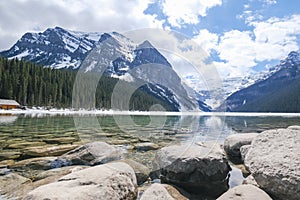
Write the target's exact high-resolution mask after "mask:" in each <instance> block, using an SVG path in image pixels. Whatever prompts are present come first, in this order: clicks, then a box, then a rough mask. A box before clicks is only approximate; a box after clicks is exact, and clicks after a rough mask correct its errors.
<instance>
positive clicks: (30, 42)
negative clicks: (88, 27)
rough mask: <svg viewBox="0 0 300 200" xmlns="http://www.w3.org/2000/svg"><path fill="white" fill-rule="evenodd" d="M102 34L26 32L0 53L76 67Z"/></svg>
mask: <svg viewBox="0 0 300 200" xmlns="http://www.w3.org/2000/svg"><path fill="white" fill-rule="evenodd" d="M100 36H101V34H99V33H84V32H75V31H68V30H65V29H62V28H60V27H55V28H48V29H47V30H46V31H44V32H42V33H26V34H24V35H23V36H22V37H21V39H19V40H18V41H17V43H16V44H15V45H13V46H12V47H11V48H10V49H9V50H7V51H3V52H1V53H0V55H1V56H4V57H7V58H19V59H21V58H23V59H25V60H27V61H32V62H35V63H38V64H42V65H45V66H50V67H53V68H56V69H61V68H70V69H76V68H78V67H79V66H80V64H81V63H82V61H83V60H84V58H85V56H86V54H87V52H89V51H90V50H91V49H92V48H93V46H94V45H95V43H96V42H97V41H98V40H99V38H100Z"/></svg>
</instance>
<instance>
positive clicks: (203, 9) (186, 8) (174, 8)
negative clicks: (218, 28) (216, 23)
mask: <svg viewBox="0 0 300 200" xmlns="http://www.w3.org/2000/svg"><path fill="white" fill-rule="evenodd" d="M221 4H222V0H188V1H182V0H164V1H163V3H162V9H163V13H164V14H165V15H166V16H167V20H168V22H169V23H170V24H171V26H173V27H181V25H182V24H198V23H199V17H200V16H206V13H207V10H208V9H210V8H212V7H214V6H217V5H221Z"/></svg>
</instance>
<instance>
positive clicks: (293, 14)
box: [0, 0, 300, 77]
mask: <svg viewBox="0 0 300 200" xmlns="http://www.w3.org/2000/svg"><path fill="white" fill-rule="evenodd" d="M55 26H60V27H63V28H66V29H71V30H77V31H86V32H111V31H117V32H120V33H122V32H126V31H132V30H136V29H142V28H159V29H164V30H172V31H177V32H179V33H182V34H184V35H185V36H187V37H189V38H191V39H192V40H193V41H195V42H196V43H197V44H198V45H200V47H201V48H202V49H203V50H204V51H205V52H206V53H207V54H208V55H209V56H210V59H211V60H212V61H213V63H214V65H215V66H216V67H217V69H218V71H219V73H220V74H221V75H222V76H223V77H242V76H245V75H246V74H247V73H249V72H257V71H261V70H266V69H268V68H269V67H271V66H273V65H275V64H277V63H278V62H279V60H281V59H284V58H285V57H287V55H288V53H289V52H291V51H297V50H299V47H300V2H299V0H185V1H183V0H157V1H155V0H122V1H120V0H110V1H107V0H47V1H41V0H9V1H6V0H0V50H1V51H2V50H6V49H9V48H10V47H11V46H12V45H13V44H14V43H15V42H16V41H17V40H18V39H19V38H20V37H21V36H22V35H23V34H24V33H26V32H41V31H44V30H46V29H47V28H49V27H55Z"/></svg>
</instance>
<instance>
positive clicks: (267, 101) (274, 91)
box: [222, 51, 300, 112]
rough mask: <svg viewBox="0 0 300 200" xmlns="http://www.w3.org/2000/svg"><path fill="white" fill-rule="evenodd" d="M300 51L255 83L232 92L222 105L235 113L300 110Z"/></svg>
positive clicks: (293, 52) (293, 53)
mask: <svg viewBox="0 0 300 200" xmlns="http://www.w3.org/2000/svg"><path fill="white" fill-rule="evenodd" d="M299 91H300V52H299V51H292V52H290V53H289V54H288V56H287V58H285V59H283V60H281V61H280V63H279V64H278V65H276V66H274V67H272V68H270V70H269V73H267V74H265V76H263V77H262V78H261V79H258V80H257V81H256V82H255V83H253V84H252V85H250V86H248V87H246V88H243V89H241V90H239V91H237V92H235V93H233V94H232V95H230V96H229V97H228V98H227V99H226V102H225V103H223V105H222V108H223V109H224V108H226V110H227V111H235V112H300V93H299Z"/></svg>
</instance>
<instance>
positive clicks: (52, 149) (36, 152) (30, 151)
mask: <svg viewBox="0 0 300 200" xmlns="http://www.w3.org/2000/svg"><path fill="white" fill-rule="evenodd" d="M76 147H78V145H73V144H65V145H57V146H38V147H29V148H26V149H25V150H24V154H25V155H27V156H39V157H44V156H60V155H62V154H64V153H66V152H68V151H70V150H72V149H75V148H76Z"/></svg>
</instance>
